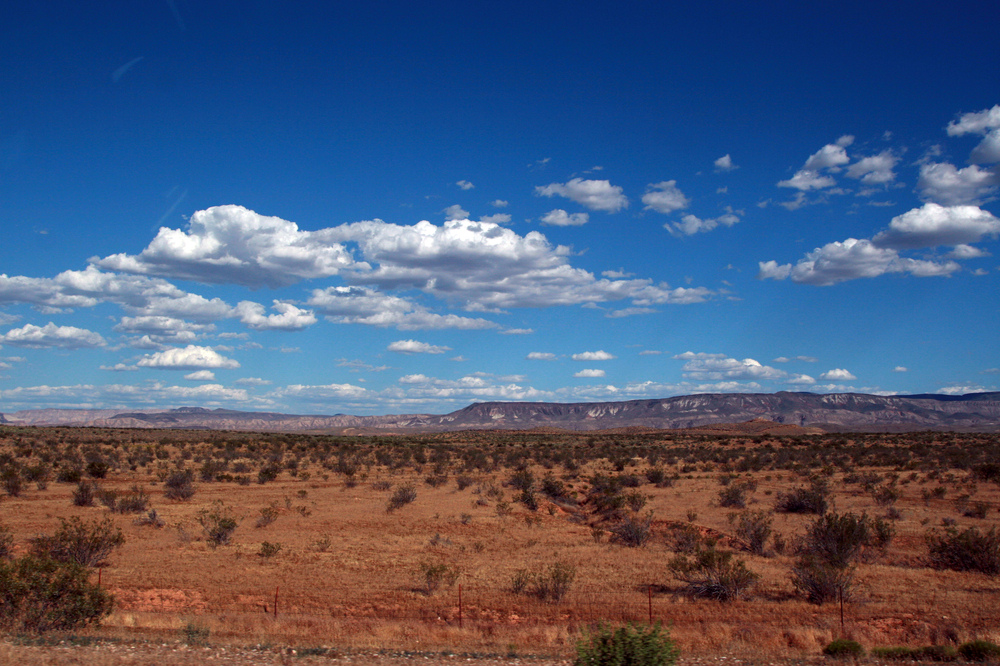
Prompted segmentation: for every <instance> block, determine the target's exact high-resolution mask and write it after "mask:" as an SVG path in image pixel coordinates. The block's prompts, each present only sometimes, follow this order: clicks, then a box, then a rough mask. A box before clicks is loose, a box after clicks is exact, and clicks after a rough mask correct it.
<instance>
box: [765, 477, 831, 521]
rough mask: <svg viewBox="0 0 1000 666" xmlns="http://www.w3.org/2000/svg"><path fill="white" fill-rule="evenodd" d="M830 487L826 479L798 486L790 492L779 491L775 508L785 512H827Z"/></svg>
mask: <svg viewBox="0 0 1000 666" xmlns="http://www.w3.org/2000/svg"><path fill="white" fill-rule="evenodd" d="M829 495H830V489H829V487H828V486H827V484H826V482H825V481H822V480H817V481H814V482H813V483H812V484H811V485H810V486H809V487H806V488H796V489H794V490H792V491H791V492H788V493H778V499H777V502H776V503H775V505H774V508H775V510H777V511H781V512H783V513H816V514H822V513H825V512H826V507H827V498H828V497H829Z"/></svg>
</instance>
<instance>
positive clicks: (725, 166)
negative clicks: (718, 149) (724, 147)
mask: <svg viewBox="0 0 1000 666" xmlns="http://www.w3.org/2000/svg"><path fill="white" fill-rule="evenodd" d="M714 164H715V171H716V173H721V172H723V171H732V170H733V169H739V167H738V166H736V165H735V164H733V158H732V157H730V156H729V153H726V154H725V155H723V156H722V157H720V158H719V159H717V160H715V162H714Z"/></svg>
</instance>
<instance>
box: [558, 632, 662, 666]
mask: <svg viewBox="0 0 1000 666" xmlns="http://www.w3.org/2000/svg"><path fill="white" fill-rule="evenodd" d="M680 652H681V651H680V649H679V648H678V647H677V645H676V644H675V643H674V642H673V641H672V640H671V639H670V634H669V632H668V631H667V630H666V629H663V628H662V627H661V626H660V625H659V624H654V625H652V626H649V627H639V626H636V625H632V624H628V625H625V626H622V627H618V628H617V629H613V628H611V627H609V626H606V625H603V624H602V625H601V626H599V627H598V628H597V629H596V630H595V631H593V632H591V633H588V634H585V635H584V637H583V638H582V639H581V640H580V641H579V642H578V643H577V644H576V659H575V660H574V662H573V665H574V666H669V665H670V664H673V663H675V662H676V661H677V657H678V656H680Z"/></svg>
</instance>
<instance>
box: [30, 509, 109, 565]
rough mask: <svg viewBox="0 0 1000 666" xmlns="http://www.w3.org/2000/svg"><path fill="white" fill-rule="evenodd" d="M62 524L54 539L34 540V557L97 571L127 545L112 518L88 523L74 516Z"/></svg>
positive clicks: (32, 540) (32, 550) (38, 538)
mask: <svg viewBox="0 0 1000 666" xmlns="http://www.w3.org/2000/svg"><path fill="white" fill-rule="evenodd" d="M59 523H60V524H59V529H57V530H56V532H55V534H53V535H52V536H47V535H42V536H38V537H35V538H33V539H31V554H32V555H34V556H35V557H37V558H41V559H51V560H55V561H57V562H69V563H73V564H78V565H80V566H83V567H96V566H100V565H101V564H103V563H104V561H105V560H106V559H107V558H108V556H109V555H110V554H111V553H112V551H114V550H115V549H116V548H120V547H121V545H122V544H123V543H125V535H124V534H122V531H121V529H120V528H119V527H118V526H117V525H115V523H114V522H113V521H112V520H111V519H110V518H105V519H104V520H101V521H96V520H95V521H93V522H88V523H85V522H83V521H82V520H81V519H80V518H78V517H76V516H73V517H72V518H70V519H69V520H67V519H65V518H60V519H59Z"/></svg>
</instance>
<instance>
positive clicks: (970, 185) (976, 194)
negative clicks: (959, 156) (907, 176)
mask: <svg viewBox="0 0 1000 666" xmlns="http://www.w3.org/2000/svg"><path fill="white" fill-rule="evenodd" d="M997 185H1000V174H998V172H997V169H981V168H980V167H978V166H976V165H975V164H972V165H970V166H967V167H965V168H964V169H959V168H957V167H955V165H954V164H948V163H947V162H942V163H935V162H931V163H928V164H923V165H921V167H920V177H919V178H918V180H917V191H919V192H920V198H921V199H922V200H924V201H932V202H935V203H939V204H943V205H945V206H955V205H960V204H981V203H982V202H984V201H985V200H986V199H988V198H989V197H991V196H992V195H993V194H994V193H995V192H996V190H997Z"/></svg>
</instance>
